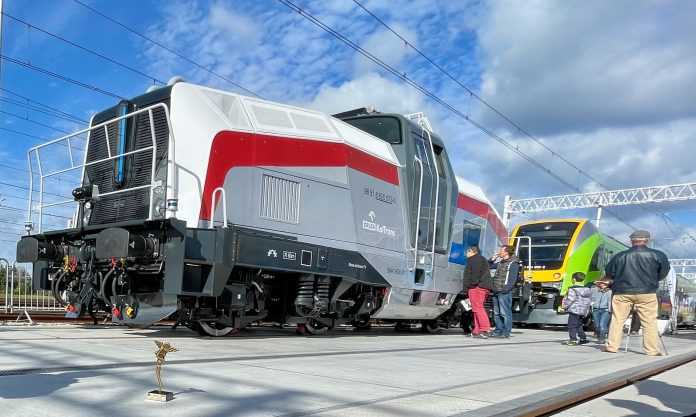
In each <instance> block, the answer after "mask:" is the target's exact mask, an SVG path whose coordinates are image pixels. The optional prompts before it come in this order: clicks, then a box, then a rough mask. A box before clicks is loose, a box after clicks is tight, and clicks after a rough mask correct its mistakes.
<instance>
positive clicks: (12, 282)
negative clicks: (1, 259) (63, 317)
mask: <svg viewBox="0 0 696 417" xmlns="http://www.w3.org/2000/svg"><path fill="white" fill-rule="evenodd" d="M1 284H3V285H4V287H5V288H1V289H0V294H2V295H3V300H2V303H1V304H0V305H1V306H2V311H3V312H4V313H10V314H11V313H18V314H22V313H25V312H26V313H35V312H61V311H63V307H62V306H61V305H60V304H59V303H58V301H56V299H55V298H53V295H52V294H51V292H50V291H47V290H40V289H34V288H33V286H32V278H31V275H29V274H27V273H26V271H24V270H23V269H18V268H16V267H15V264H12V265H10V264H9V263H6V267H5V279H4V280H3V281H2V282H1Z"/></svg>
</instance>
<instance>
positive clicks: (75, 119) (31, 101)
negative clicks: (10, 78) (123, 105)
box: [0, 87, 88, 125]
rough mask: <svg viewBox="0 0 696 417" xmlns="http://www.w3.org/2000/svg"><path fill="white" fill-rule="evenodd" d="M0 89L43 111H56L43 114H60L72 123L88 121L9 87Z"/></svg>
mask: <svg viewBox="0 0 696 417" xmlns="http://www.w3.org/2000/svg"><path fill="white" fill-rule="evenodd" d="M0 91H3V92H5V93H7V94H11V95H13V96H15V97H19V98H21V99H22V100H26V102H27V104H32V105H35V106H40V107H42V108H44V109H45V110H44V111H46V110H49V111H52V112H55V113H56V114H49V113H45V114H48V115H49V116H54V117H59V116H61V117H62V118H65V119H66V120H68V121H71V122H73V123H79V124H84V125H86V124H88V122H87V121H86V120H84V119H82V118H80V117H78V116H75V115H74V114H70V113H67V112H64V111H63V110H61V109H58V108H56V107H53V106H49V105H48V104H45V103H41V102H40V101H37V100H34V99H31V98H29V97H27V96H24V95H22V94H19V93H18V92H16V91H12V90H10V89H8V88H4V87H0ZM6 100H9V99H6ZM20 105H25V104H24V103H20ZM32 110H34V109H33V108H32Z"/></svg>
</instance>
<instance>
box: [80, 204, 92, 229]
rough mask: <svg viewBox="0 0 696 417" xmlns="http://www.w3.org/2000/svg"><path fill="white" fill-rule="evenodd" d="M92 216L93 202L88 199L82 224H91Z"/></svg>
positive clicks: (83, 212)
mask: <svg viewBox="0 0 696 417" xmlns="http://www.w3.org/2000/svg"><path fill="white" fill-rule="evenodd" d="M91 217H92V202H91V201H86V202H85V205H84V210H83V211H82V224H89V219H90V218H91Z"/></svg>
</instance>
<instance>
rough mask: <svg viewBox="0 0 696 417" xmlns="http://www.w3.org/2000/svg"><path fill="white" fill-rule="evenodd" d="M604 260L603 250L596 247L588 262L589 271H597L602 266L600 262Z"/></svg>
mask: <svg viewBox="0 0 696 417" xmlns="http://www.w3.org/2000/svg"><path fill="white" fill-rule="evenodd" d="M603 259H604V248H603V247H602V246H600V247H598V248H597V250H596V251H595V253H594V255H592V260H591V261H590V268H589V270H590V271H599V270H600V269H601V268H602V267H603V265H602V261H603Z"/></svg>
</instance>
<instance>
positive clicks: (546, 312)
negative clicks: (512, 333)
mask: <svg viewBox="0 0 696 417" xmlns="http://www.w3.org/2000/svg"><path fill="white" fill-rule="evenodd" d="M511 236H512V237H511V241H510V244H511V245H514V246H515V247H516V251H517V253H518V256H519V258H520V259H521V260H522V262H523V263H524V265H525V278H526V279H527V280H528V281H531V285H524V286H521V287H518V288H517V289H516V294H514V298H513V299H514V302H513V313H514V319H515V321H517V322H522V323H529V324H566V323H567V321H568V317H567V315H566V314H564V313H563V312H559V308H560V306H561V302H562V300H563V297H564V296H565V295H566V293H567V292H568V288H569V287H570V286H571V285H572V275H573V273H575V272H582V273H584V274H585V282H584V284H588V283H590V282H593V281H595V280H596V279H598V278H600V277H601V276H602V274H603V272H604V267H605V266H606V264H607V263H608V262H609V259H611V257H612V256H613V255H614V254H616V253H618V252H621V251H622V250H625V249H626V248H627V246H626V245H624V244H623V243H621V242H619V241H617V240H616V239H614V238H612V237H610V236H607V235H605V234H603V233H600V232H599V231H598V230H597V228H596V227H595V226H594V225H593V224H592V223H591V222H590V221H589V220H587V219H553V220H539V221H531V222H526V223H522V224H519V225H517V226H516V227H515V228H514V229H513V232H512V235H511ZM530 247H531V259H530V256H529V254H530Z"/></svg>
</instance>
